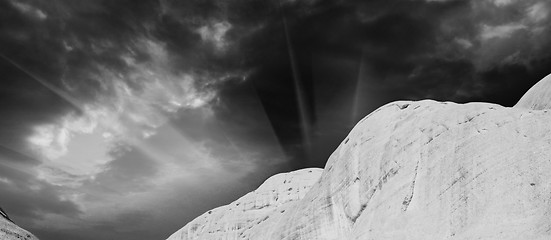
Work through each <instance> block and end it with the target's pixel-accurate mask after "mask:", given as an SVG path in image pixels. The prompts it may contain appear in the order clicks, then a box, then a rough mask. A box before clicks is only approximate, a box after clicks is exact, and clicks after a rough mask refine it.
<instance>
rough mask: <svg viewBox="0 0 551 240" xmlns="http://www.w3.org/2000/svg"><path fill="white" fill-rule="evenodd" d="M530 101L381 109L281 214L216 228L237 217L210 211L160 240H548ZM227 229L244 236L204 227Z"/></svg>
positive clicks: (542, 170) (549, 212)
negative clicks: (241, 229) (240, 227)
mask: <svg viewBox="0 0 551 240" xmlns="http://www.w3.org/2000/svg"><path fill="white" fill-rule="evenodd" d="M538 84H539V83H538ZM543 92H546V91H543ZM534 96H538V94H537V92H536V93H535V94H534V93H530V92H528V93H527V95H526V96H525V97H526V99H532V98H534V99H539V100H538V101H543V102H541V103H535V104H529V105H524V103H522V102H523V101H520V103H519V104H520V106H516V107H513V108H506V107H502V106H499V105H495V104H488V103H468V104H456V103H450V102H444V103H443V102H436V101H431V100H425V101H419V102H407V101H400V102H393V103H389V104H387V105H385V106H383V107H381V108H379V109H377V110H375V111H374V112H373V113H371V114H370V115H368V116H367V117H365V118H364V119H362V120H361V121H360V122H359V123H358V124H357V125H356V127H355V128H354V129H353V130H352V131H351V133H350V134H349V135H348V137H347V138H346V139H345V140H344V141H343V142H342V143H341V144H340V145H339V147H338V148H337V149H336V150H335V152H334V153H333V154H332V155H331V157H330V158H329V161H328V163H327V165H326V167H325V169H324V170H323V173H322V175H321V177H320V179H319V181H317V182H316V183H315V184H314V185H313V186H312V187H311V189H310V191H308V192H307V193H306V194H305V196H304V197H303V198H302V199H301V200H299V201H294V202H292V204H286V205H285V207H284V209H285V211H283V212H282V213H280V212H279V211H277V210H275V211H274V210H270V211H269V213H268V212H266V213H265V216H269V218H266V219H265V217H262V220H263V221H258V220H254V221H253V222H252V223H251V222H250V221H243V220H240V219H232V220H231V221H228V220H225V219H228V218H242V217H241V216H243V214H238V213H235V211H234V210H233V211H234V212H228V210H226V209H227V207H226V208H222V209H220V208H219V209H215V210H213V211H217V214H218V215H216V217H209V216H205V215H203V216H201V217H199V218H198V219H199V220H197V219H196V220H194V221H193V222H191V223H190V224H188V225H186V227H184V229H188V230H185V232H189V231H190V230H189V229H195V230H193V231H191V232H192V233H193V234H189V233H188V234H184V233H182V230H180V231H179V232H180V233H178V232H177V233H176V234H174V235H172V236H171V238H169V239H178V240H180V239H262V240H268V239H274V240H275V239H316V240H318V239H335V240H340V239H351V240H353V239H358V240H360V239H362V240H368V239H389V240H398V239H453V240H460V239H461V240H463V239H465V240H467V239H495V240H498V239H500V240H502V239H511V240H512V239H526V240H536V239H541V240H543V239H551V110H549V111H548V110H535V109H545V108H543V107H538V106H549V105H548V103H545V102H544V101H545V100H546V99H547V98H546V97H534ZM523 99H524V97H523ZM527 101H528V100H527ZM528 102H533V101H532V100H530V101H528ZM524 106H536V107H524ZM274 183H275V182H274ZM261 188H263V190H262V192H270V191H269V189H270V188H271V189H279V186H278V185H277V184H269V185H266V186H265V187H264V186H263V187H261ZM305 189H306V187H305ZM278 191H279V190H278ZM253 194H256V193H254V192H253ZM248 196H249V195H246V196H245V197H243V198H242V199H247V198H251V197H250V196H249V197H248ZM254 198H256V197H254ZM261 199H264V198H261ZM297 199H298V198H297ZM239 201H241V199H240V200H238V201H236V202H239ZM263 201H264V200H263ZM233 204H234V203H232V204H230V205H228V206H232V205H233ZM268 205H269V204H268ZM273 208H274V207H271V208H270V209H273ZM275 208H276V209H278V208H277V207H275ZM278 210H279V209H278ZM256 216H257V215H255V217H254V219H258V218H257V217H256ZM258 216H260V215H258ZM244 219H249V217H244ZM228 222H230V223H231V224H229V225H230V226H236V225H239V222H241V223H246V228H247V231H246V234H241V235H240V234H235V232H236V231H235V230H233V229H229V230H228V228H226V230H224V229H223V228H220V227H215V228H213V227H212V226H213V225H216V224H227V223H228ZM198 228H208V229H217V230H218V231H219V232H218V234H217V235H210V234H209V235H206V234H205V232H207V231H205V230H201V231H199V230H196V229H198ZM209 231H211V230H209Z"/></svg>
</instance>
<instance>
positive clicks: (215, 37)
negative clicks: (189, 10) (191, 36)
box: [196, 21, 232, 51]
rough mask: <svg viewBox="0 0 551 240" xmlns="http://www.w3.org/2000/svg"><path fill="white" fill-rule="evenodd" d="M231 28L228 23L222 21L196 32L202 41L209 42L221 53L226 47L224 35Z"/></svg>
mask: <svg viewBox="0 0 551 240" xmlns="http://www.w3.org/2000/svg"><path fill="white" fill-rule="evenodd" d="M231 27H232V25H231V24H230V23H229V22H225V21H224V22H217V23H213V24H210V25H205V26H202V27H200V28H198V29H197V30H196V31H197V32H198V33H199V35H201V39H203V41H205V42H210V43H212V44H214V46H215V47H216V49H217V50H220V51H223V50H224V49H225V48H226V47H227V46H228V42H227V41H226V38H225V35H226V32H228V31H229V30H230V29H231Z"/></svg>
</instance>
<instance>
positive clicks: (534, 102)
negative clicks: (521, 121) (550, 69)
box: [515, 74, 551, 110]
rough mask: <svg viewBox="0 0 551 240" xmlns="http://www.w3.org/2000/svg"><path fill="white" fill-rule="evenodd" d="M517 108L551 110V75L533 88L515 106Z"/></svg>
mask: <svg viewBox="0 0 551 240" xmlns="http://www.w3.org/2000/svg"><path fill="white" fill-rule="evenodd" d="M515 107H516V108H524V109H533V110H543V109H550V108H551V74H549V75H547V77H545V78H544V79H542V80H540V81H539V82H538V83H536V85H534V86H532V87H531V88H530V89H529V90H528V91H527V92H526V93H525V94H524V96H522V98H521V99H520V100H519V101H518V103H517V104H516V105H515Z"/></svg>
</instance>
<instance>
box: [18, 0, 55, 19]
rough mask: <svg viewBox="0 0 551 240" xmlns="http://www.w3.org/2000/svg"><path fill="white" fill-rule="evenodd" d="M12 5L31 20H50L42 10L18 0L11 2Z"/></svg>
mask: <svg viewBox="0 0 551 240" xmlns="http://www.w3.org/2000/svg"><path fill="white" fill-rule="evenodd" d="M10 3H11V5H12V6H13V7H15V8H16V9H17V10H19V11H20V12H21V13H23V14H25V15H27V16H29V17H31V18H34V19H37V20H46V19H47V18H48V15H47V14H46V13H44V12H43V11H42V10H40V9H38V8H35V7H33V6H31V5H29V4H27V3H23V2H20V1H18V0H11V1H10Z"/></svg>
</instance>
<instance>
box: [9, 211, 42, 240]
mask: <svg viewBox="0 0 551 240" xmlns="http://www.w3.org/2000/svg"><path fill="white" fill-rule="evenodd" d="M0 239H1V240H38V238H36V237H35V236H34V235H32V234H31V233H29V232H28V231H26V230H25V229H22V228H20V227H19V226H17V225H15V224H14V223H13V222H10V221H8V220H7V219H5V218H4V217H2V216H0Z"/></svg>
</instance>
